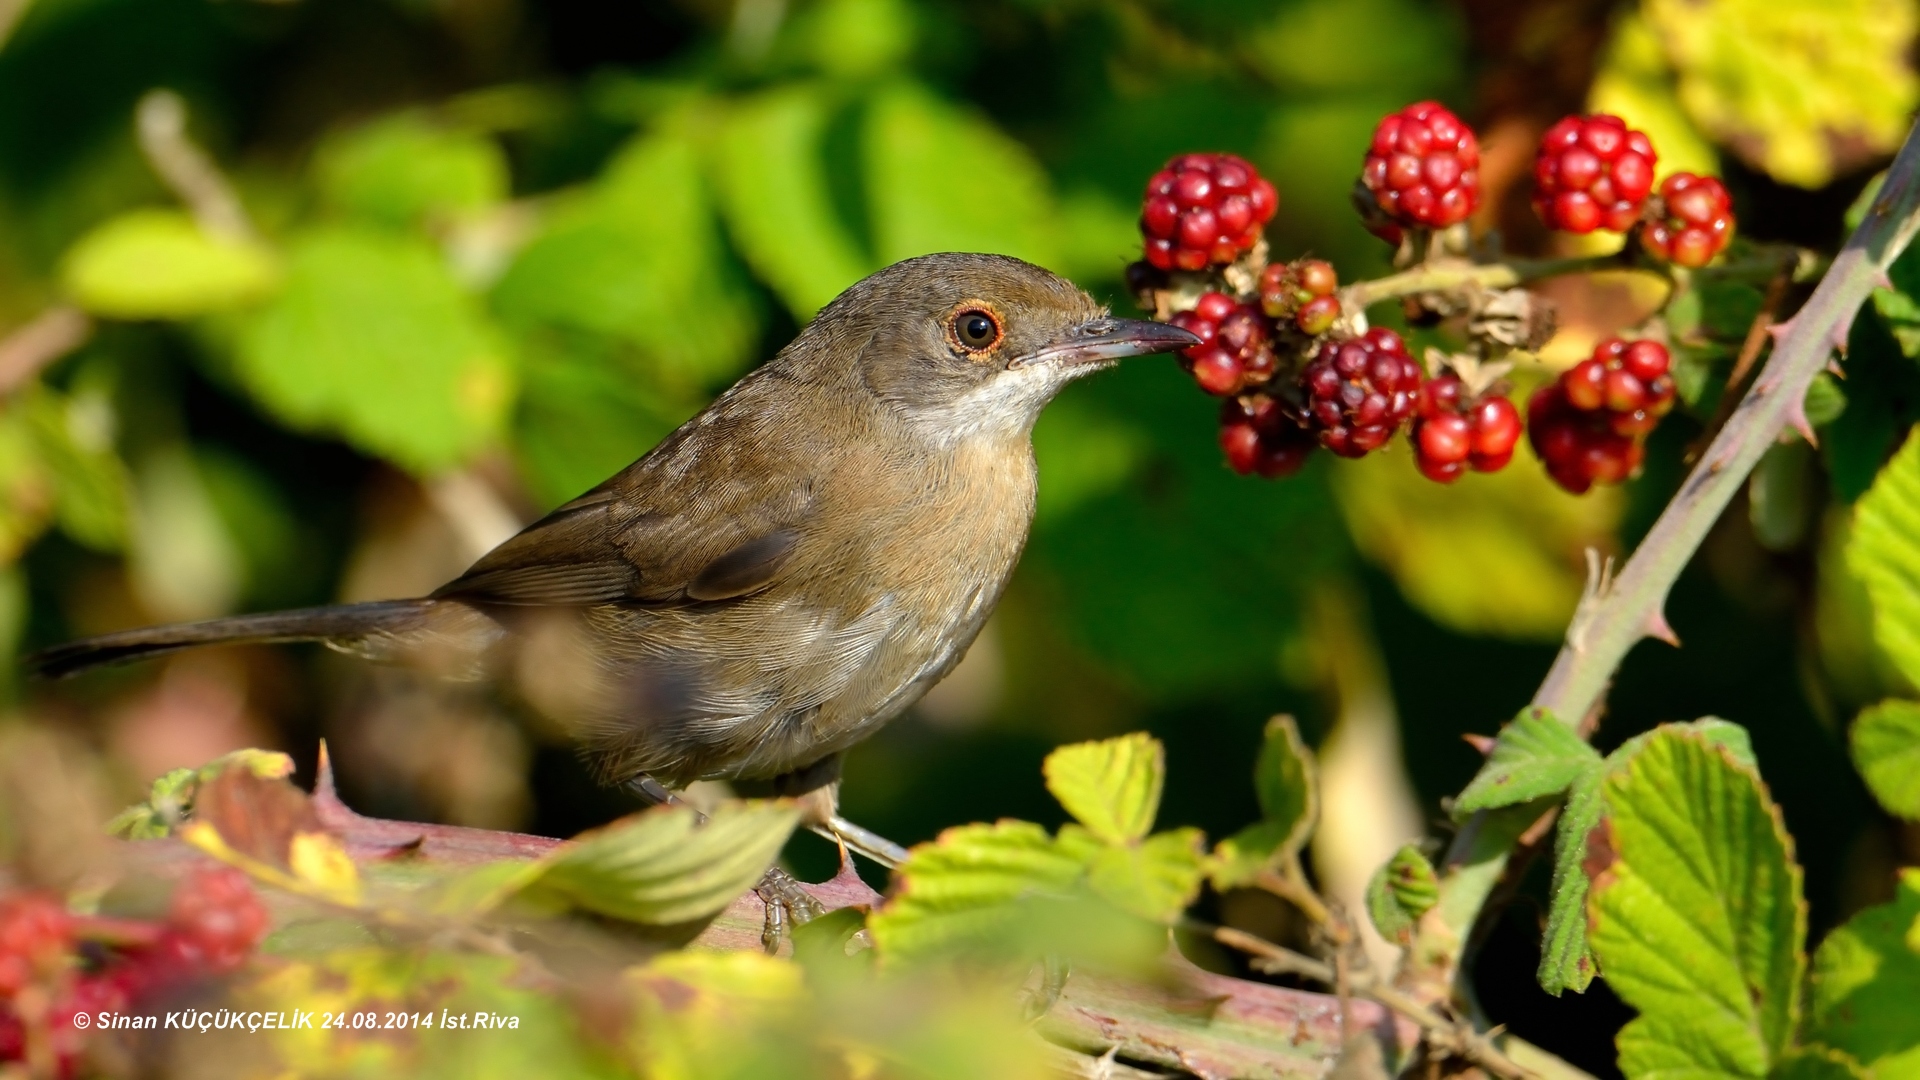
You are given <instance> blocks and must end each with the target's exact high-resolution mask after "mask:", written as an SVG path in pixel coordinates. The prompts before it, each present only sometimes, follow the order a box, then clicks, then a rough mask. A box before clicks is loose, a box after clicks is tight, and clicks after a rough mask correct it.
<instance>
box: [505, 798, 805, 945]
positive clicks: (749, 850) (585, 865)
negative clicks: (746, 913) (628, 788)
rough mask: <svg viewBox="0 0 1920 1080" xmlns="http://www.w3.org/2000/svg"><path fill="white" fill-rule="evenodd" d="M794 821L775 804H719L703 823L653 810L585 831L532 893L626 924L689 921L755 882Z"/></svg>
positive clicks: (681, 812) (687, 814) (789, 810)
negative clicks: (555, 897)
mask: <svg viewBox="0 0 1920 1080" xmlns="http://www.w3.org/2000/svg"><path fill="white" fill-rule="evenodd" d="M799 820H800V814H799V811H798V810H796V809H794V808H793V807H792V806H790V805H786V804H784V803H777V802H728V803H722V804H721V805H720V806H718V807H716V808H715V809H714V811H713V813H712V814H711V815H709V816H708V819H707V820H706V821H705V822H702V821H700V815H699V814H698V813H697V812H696V811H695V810H694V809H693V808H692V807H689V806H660V807H655V808H653V809H651V810H646V811H642V812H641V813H638V814H634V815H632V816H631V817H627V818H623V819H621V820H620V821H617V822H614V823H613V824H612V825H608V826H606V827H605V828H602V829H596V830H594V831H593V832H590V833H586V834H583V835H582V836H581V837H579V839H578V841H577V842H576V843H574V844H573V845H572V846H570V847H568V848H566V849H564V850H562V851H561V852H560V853H559V854H558V855H556V856H554V857H553V859H552V860H551V861H550V862H549V863H548V864H547V867H546V870H545V871H544V872H543V873H542V874H541V875H540V876H539V877H538V878H537V879H536V880H535V881H534V882H533V883H532V885H531V886H530V888H532V889H534V890H535V891H548V892H552V893H556V894H558V895H560V896H564V897H565V898H567V899H568V900H569V901H571V902H572V903H574V904H576V905H578V906H579V907H582V908H585V909H586V910H588V911H593V912H597V913H599V914H602V915H607V916H611V917H612V918H616V919H625V920H627V921H629V922H638V923H652V924H671V923H682V922H690V921H692V920H694V919H700V918H705V917H707V916H709V915H712V914H714V913H716V912H718V911H720V910H721V909H723V908H725V907H726V906H727V905H728V904H731V903H732V902H733V901H734V899H735V898H736V897H738V896H739V895H740V894H741V893H744V892H746V891H747V890H748V889H750V888H752V887H753V886H754V885H755V884H757V883H758V882H759V881H760V878H761V876H762V875H763V874H765V873H766V872H767V868H768V867H770V866H772V865H773V860H774V859H775V858H776V857H777V856H778V855H779V854H780V849H781V848H782V847H784V846H786V842H787V838H788V837H789V836H791V835H793V830H794V826H796V825H797V824H799Z"/></svg>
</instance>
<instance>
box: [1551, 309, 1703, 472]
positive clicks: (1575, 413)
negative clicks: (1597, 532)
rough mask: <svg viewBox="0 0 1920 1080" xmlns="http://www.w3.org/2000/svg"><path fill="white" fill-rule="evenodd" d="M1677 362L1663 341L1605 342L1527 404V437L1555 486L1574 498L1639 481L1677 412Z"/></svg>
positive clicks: (1613, 339) (1615, 339)
mask: <svg viewBox="0 0 1920 1080" xmlns="http://www.w3.org/2000/svg"><path fill="white" fill-rule="evenodd" d="M1671 363H1672V361H1671V358H1670V357H1669V356H1668V354H1667V349H1666V346H1664V345H1662V344H1660V343H1659V342H1657V341H1631V342H1630V341H1623V340H1621V339H1619V338H1611V339H1608V340H1606V341H1603V342H1601V343H1600V344H1599V345H1598V346H1597V347H1595V349H1594V350H1593V355H1592V356H1591V357H1589V358H1587V359H1585V360H1582V361H1580V362H1579V363H1578V364H1575V365H1574V366H1573V367H1571V368H1569V369H1568V370H1567V371H1565V372H1564V373H1562V374H1561V376H1560V377H1559V378H1558V379H1556V380H1554V381H1553V382H1551V383H1548V384H1547V385H1546V386H1543V387H1541V388H1540V389H1539V390H1537V391H1535V392H1534V395H1533V398H1532V400H1530V401H1529V402H1528V403H1527V428H1528V436H1529V438H1530V439H1531V440H1532V442H1533V449H1534V452H1535V453H1536V454H1538V455H1540V460H1541V461H1542V462H1544V463H1545V464H1546V466H1547V475H1549V476H1551V477H1553V479H1554V482H1555V483H1557V484H1559V485H1560V486H1561V487H1563V488H1566V489H1567V490H1568V491H1571V492H1573V493H1575V494H1579V493H1581V492H1584V491H1586V490H1587V489H1588V488H1589V487H1591V486H1593V485H1594V484H1617V483H1620V482H1621V481H1623V480H1625V479H1627V478H1628V477H1630V476H1632V475H1633V473H1634V471H1635V470H1637V469H1638V468H1639V467H1640V462H1641V459H1642V458H1643V457H1644V456H1645V454H1646V437H1647V433H1648V432H1651V431H1652V430H1653V428H1654V426H1655V425H1656V424H1658V423H1659V422H1660V418H1661V417H1662V416H1665V415H1666V414H1667V413H1668V412H1669V411H1670V410H1672V408H1673V399H1674V386H1673V376H1672V375H1671V374H1669V370H1668V369H1669V367H1670V366H1671Z"/></svg>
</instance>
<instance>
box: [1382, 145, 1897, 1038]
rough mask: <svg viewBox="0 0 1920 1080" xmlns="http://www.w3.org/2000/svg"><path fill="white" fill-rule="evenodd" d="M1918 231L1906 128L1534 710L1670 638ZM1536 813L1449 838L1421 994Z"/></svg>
mask: <svg viewBox="0 0 1920 1080" xmlns="http://www.w3.org/2000/svg"><path fill="white" fill-rule="evenodd" d="M1917 229H1920V131H1915V132H1909V134H1908V136H1907V141H1906V143H1905V145H1903V146H1902V147H1901V148H1900V154H1899V156H1898V157H1897V158H1896V159H1895V160H1894V163H1893V167H1892V168H1891V169H1890V170H1889V171H1888V173H1887V179H1886V182H1885V184H1884V185H1883V186H1882V187H1881V189H1880V194H1879V196H1878V197H1877V198H1876V199H1875V200H1874V203H1873V206H1872V208H1871V209H1869V210H1868V212H1867V215H1866V217H1865V219H1864V220H1862V221H1861V223H1860V227H1859V228H1858V229H1856V230H1854V233H1853V235H1852V236H1851V237H1850V238H1848V240H1847V243H1846V246H1845V247H1843V248H1841V250H1840V254H1839V255H1837V256H1836V257H1835V258H1834V260H1833V263H1832V265H1831V266H1830V267H1829V268H1828V270H1827V272H1826V274H1825V276H1824V277H1823V278H1822V279H1821V281H1820V284H1819V287H1818V288H1816V289H1815V290H1814V292H1813V295H1812V297H1810V298H1809V299H1808V300H1807V302H1806V304H1805V305H1804V306H1802V307H1801V309H1800V310H1799V312H1798V313H1797V314H1795V315H1794V316H1793V317H1792V318H1791V319H1788V320H1787V321H1786V322H1784V323H1781V324H1779V325H1777V326H1775V327H1773V330H1772V333H1773V335H1774V340H1775V346H1774V350H1773V355H1772V357H1770V358H1769V359H1768V360H1767V363H1766V366H1765V367H1763V368H1762V369H1761V371H1760V374H1759V377H1758V378H1756V379H1755V380H1754V382H1753V386H1752V387H1751V388H1750V389H1748V391H1747V393H1746V395H1745V397H1744V398H1742V399H1741V401H1740V404H1739V406H1738V407H1736V408H1735V409H1734V411H1733V415H1732V416H1731V417H1730V418H1729V419H1728V421H1727V423H1726V425H1725V426H1724V427H1722V428H1721V430H1720V433H1719V434H1718V435H1717V436H1715V437H1714V439H1713V441H1712V443H1710V444H1709V445H1708V447H1707V451H1706V453H1705V454H1704V455H1703V456H1702V457H1701V459H1700V462H1699V463H1698V464H1697V465H1696V466H1695V467H1694V469H1693V471H1692V473H1691V474H1689V475H1688V477H1687V480H1686V482H1685V483H1684V484H1683V485H1682V486H1681V488H1680V491H1679V493H1678V494H1676V495H1675V496H1674V497H1673V500H1672V501H1671V502H1669V503H1668V504H1667V508H1666V510H1664V511H1663V512H1662V513H1661V515H1660V518H1659V520H1658V521H1656V522H1655V523H1654V525H1653V528H1652V529H1651V530H1650V531H1649V532H1648V533H1647V535H1646V538H1645V539H1644V540H1642V541H1641V542H1640V546H1639V548H1638V549H1636V550H1635V551H1634V553H1633V556H1632V558H1630V559H1629V560H1628V561H1627V563H1626V565H1625V566H1624V567H1622V568H1621V570H1620V572H1619V574H1618V575H1617V576H1615V577H1614V578H1613V580H1612V581H1611V583H1610V584H1609V585H1607V586H1606V587H1604V588H1601V589H1598V590H1596V592H1595V594H1594V595H1593V596H1591V597H1590V598H1588V599H1586V600H1583V601H1582V602H1581V604H1580V607H1579V609H1578V610H1576V611H1575V613H1574V617H1573V622H1572V625H1570V626H1569V627H1568V630H1567V643H1566V644H1565V645H1564V646H1563V647H1562V648H1561V650H1560V655H1559V656H1558V657H1557V658H1556V659H1555V660H1554V663H1553V668H1552V670H1550V671H1549V672H1548V673H1547V678H1546V681H1545V682H1543V683H1542V684H1541V686H1540V689H1539V691H1538V692H1537V693H1536V694H1535V695H1534V698H1533V704H1534V705H1535V706H1538V707H1541V708H1546V709H1549V710H1551V711H1552V712H1553V713H1554V714H1555V715H1557V716H1559V717H1560V718H1561V719H1562V720H1564V721H1566V722H1567V723H1569V724H1573V723H1577V722H1579V720H1580V719H1581V718H1582V717H1585V716H1586V715H1587V714H1588V713H1589V712H1591V711H1593V710H1594V709H1595V708H1596V707H1597V706H1598V705H1599V703H1600V700H1601V697H1602V695H1603V694H1604V693H1605V690H1606V687H1607V684H1608V682H1609V681H1610V680H1611V679H1612V678H1613V673H1614V671H1615V670H1616V669H1617V668H1618V667H1619V666H1620V662H1621V661H1622V660H1623V659H1625V658H1626V655H1627V652H1628V651H1629V650H1630V649H1632V648H1633V646H1634V645H1635V644H1637V643H1638V642H1639V641H1640V639H1641V638H1643V637H1658V638H1662V639H1667V640H1673V638H1674V635H1673V631H1672V629H1671V628H1670V627H1669V626H1668V625H1667V621H1666V616H1665V614H1664V611H1663V609H1664V608H1665V605H1666V598H1667V593H1668V591H1669V590H1670V589H1671V588H1672V587H1673V583H1674V581H1675V580H1676V579H1677V578H1678V577H1679V576H1680V572H1681V570H1683V569H1684V568H1685V567H1686V565H1687V563H1688V562H1689V561H1691V559H1692V558H1693V553H1694V551H1695V550H1696V549H1697V548H1699V546H1700V542H1701V541H1702V540H1703V539H1705V537H1706V535H1707V531H1708V530H1709V529H1710V528H1712V526H1713V524H1714V522H1715V521H1716V520H1718V519H1719V517H1720V514H1721V512H1722V511H1723V510H1725V509H1726V507H1727V504H1728V503H1729V502H1730V501H1731V500H1732V499H1733V495H1734V492H1735V491H1737V490H1738V489H1739V487H1740V485H1741V484H1742V483H1743V482H1744V481H1745V479H1746V476H1747V474H1748V473H1749V472H1751V471H1752V469H1753V466H1754V464H1755V463H1756V462H1758V461H1759V460H1760V457H1761V455H1763V454H1764V453H1766V451H1767V449H1768V448H1769V447H1771V446H1772V445H1773V444H1774V443H1775V441H1777V440H1778V439H1779V438H1780V435H1781V433H1782V432H1783V431H1784V430H1785V429H1786V428H1787V427H1788V426H1789V425H1791V426H1792V427H1793V428H1794V429H1796V430H1797V431H1799V432H1800V433H1801V435H1802V436H1803V437H1805V438H1806V439H1807V440H1808V441H1809V442H1811V441H1812V440H1813V432H1812V429H1811V428H1810V427H1809V425H1808V424H1807V419H1806V411H1805V398H1806V392H1807V387H1808V385H1809V384H1811V383H1812V382H1813V379H1814V376H1816V375H1818V374H1819V373H1820V371H1821V370H1822V369H1823V368H1824V367H1825V365H1826V363H1827V359H1828V357H1829V356H1831V355H1832V354H1833V352H1834V351H1835V350H1844V349H1845V348H1846V343H1847V335H1848V331H1849V329H1850V328H1851V326H1852V324H1853V318H1854V315H1855V313H1856V312H1858V310H1859V308H1860V305H1861V304H1862V303H1864V302H1865V301H1866V299H1867V297H1868V296H1869V295H1870V294H1871V293H1872V292H1873V290H1874V289H1875V288H1883V287H1886V285H1887V281H1888V279H1887V271H1888V269H1889V267H1891V266H1892V264H1893V261H1894V259H1895V258H1897V257H1898V256H1899V255H1900V253H1901V252H1902V251H1903V250H1905V248H1906V247H1907V244H1908V242H1909V241H1911V240H1912V239H1913V236H1914V233H1915V231H1916V230H1917ZM1389 280H1391V279H1389ZM1535 816H1536V815H1535V813H1534V812H1533V811H1530V810H1528V809H1527V808H1525V807H1511V808H1507V809H1504V810H1498V811H1483V812H1481V813H1478V814H1475V815H1474V816H1473V817H1472V818H1471V819H1469V820H1468V822H1467V823H1466V825H1465V826H1463V827H1462V829H1461V830H1460V832H1459V833H1458V834H1457V835H1456V836H1455V838H1454V841H1453V844H1452V846H1451V847H1450V848H1449V850H1448V851H1447V856H1446V859H1445V861H1444V863H1443V869H1442V875H1443V876H1442V879H1441V884H1440V900H1439V903H1438V904H1437V905H1436V906H1435V907H1434V908H1433V909H1432V910H1431V911H1430V912H1428V913H1427V915H1426V916H1425V917H1424V918H1423V919H1422V921H1421V924H1420V928H1419V934H1418V936H1417V937H1416V939H1415V942H1414V946H1413V948H1412V949H1410V950H1408V961H1407V963H1408V964H1409V965H1410V967H1409V968H1408V970H1407V971H1405V972H1403V977H1407V976H1411V981H1412V983H1413V985H1415V986H1416V987H1417V988H1418V992H1419V994H1420V996H1421V997H1422V998H1424V999H1426V1000H1440V999H1442V998H1443V997H1444V996H1446V995H1448V994H1449V993H1450V992H1451V990H1452V984H1453V982H1454V980H1455V979H1457V978H1458V975H1459V972H1460V970H1461V963H1460V961H1461V955H1462V952H1463V950H1464V944H1465V942H1466V941H1467V938H1468V934H1469V932H1470V930H1471V928H1472V926H1473V924H1474V922H1475V921H1476V920H1477V919H1478V918H1479V916H1480V913H1481V911H1482V909H1483V907H1484V906H1485V903H1486V900H1487V897H1488V894H1489V892H1490V891H1491V890H1492V888H1493V886H1494V884H1495V882H1497V881H1498V880H1499V878H1500V876H1501V872H1502V870H1503V869H1504V867H1505V865H1506V862H1507V859H1508V856H1509V855H1510V854H1511V853H1512V851H1513V847H1514V844H1515V843H1516V842H1517V841H1518V839H1519V838H1520V836H1521V835H1522V834H1523V833H1525V832H1526V831H1527V829H1528V826H1529V825H1530V824H1531V823H1532V820H1533V818H1534V817H1535Z"/></svg>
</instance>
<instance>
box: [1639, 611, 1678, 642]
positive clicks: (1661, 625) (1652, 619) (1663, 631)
mask: <svg viewBox="0 0 1920 1080" xmlns="http://www.w3.org/2000/svg"><path fill="white" fill-rule="evenodd" d="M1664 608H1665V605H1662V606H1661V607H1656V608H1654V609H1653V610H1652V611H1649V612H1647V622H1646V625H1645V626H1644V627H1642V630H1643V631H1644V632H1645V633H1646V635H1647V636H1648V637H1650V638H1653V639H1654V640H1656V641H1664V642H1666V643H1667V644H1669V645H1671V646H1673V647H1674V648H1676V649H1677V648H1679V647H1680V635H1679V634H1676V633H1674V632H1673V624H1672V623H1669V622H1668V621H1667V613H1666V611H1665V610H1664Z"/></svg>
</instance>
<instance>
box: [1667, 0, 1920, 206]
mask: <svg viewBox="0 0 1920 1080" xmlns="http://www.w3.org/2000/svg"><path fill="white" fill-rule="evenodd" d="M1641 10H1642V11H1643V12H1644V13H1645V15H1646V18H1647V20H1648V22H1649V23H1650V24H1651V25H1652V26H1653V28H1654V31H1655V32H1656V33H1657V34H1658V35H1659V38H1660V40H1661V43H1662V44H1663V45H1664V46H1665V49H1666V53H1667V57H1668V59H1669V60H1670V61H1671V62H1672V64H1673V66H1674V68H1675V69H1676V70H1677V72H1678V74H1679V79H1680V91H1679V92H1680V102H1681V104H1682V105H1684V106H1685V108H1686V111H1687V114H1688V116H1689V117H1691V118H1692V119H1693V121H1694V122H1695V123H1696V124H1698V125H1699V126H1700V128H1701V129H1702V130H1704V131H1706V132H1707V133H1708V134H1709V135H1711V136H1712V137H1713V138H1714V139H1715V140H1716V141H1718V142H1720V143H1722V144H1723V145H1725V146H1727V147H1729V148H1730V149H1732V150H1733V152H1734V153H1736V154H1738V155H1740V157H1742V158H1743V159H1745V160H1746V161H1747V162H1749V163H1750V164H1752V165H1754V166H1755V167H1757V168H1759V169H1761V170H1763V171H1765V172H1767V173H1769V174H1771V175H1772V176H1773V177H1774V178H1775V179H1777V180H1780V181H1782V182H1785V183H1789V184H1797V185H1799V186H1801V187H1807V188H1817V187H1820V186H1821V185H1823V184H1825V183H1826V182H1827V181H1828V180H1829V179H1831V178H1832V177H1833V176H1834V175H1835V174H1836V173H1837V172H1839V171H1841V170H1844V169H1846V168H1849V167H1853V166H1857V165H1858V164H1860V163H1862V162H1863V161H1866V160H1871V159H1872V158H1873V157H1877V156H1880V155H1882V154H1887V153H1890V152H1892V150H1893V149H1894V148H1895V147H1896V146H1898V145H1899V144H1900V139H1901V137H1902V136H1904V135H1905V134H1906V130H1907V122H1908V119H1909V115H1910V114H1911V113H1912V111H1913V107H1914V104H1915V102H1916V101H1917V100H1920V81H1917V80H1916V78H1915V75H1914V71H1913V69H1912V66H1911V65H1910V63H1909V60H1908V50H1909V49H1910V48H1911V46H1912V44H1913V38H1914V30H1915V25H1916V12H1915V9H1914V7H1913V5H1911V4H1908V3H1904V2H1901V0H1707V2H1701V0H1647V2H1646V3H1644V4H1643V5H1642V7H1641ZM1662 171H1663V172H1664V171H1665V170H1664V169H1663V170H1662Z"/></svg>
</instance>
